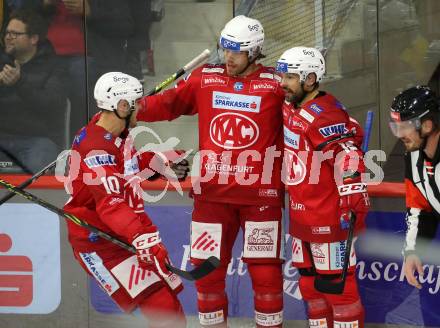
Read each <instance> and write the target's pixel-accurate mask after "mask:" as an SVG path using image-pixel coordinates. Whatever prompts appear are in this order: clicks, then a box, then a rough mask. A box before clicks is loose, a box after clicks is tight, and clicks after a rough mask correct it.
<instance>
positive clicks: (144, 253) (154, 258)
mask: <svg viewBox="0 0 440 328" xmlns="http://www.w3.org/2000/svg"><path fill="white" fill-rule="evenodd" d="M150 228H152V229H151V230H153V229H154V230H156V231H154V232H146V233H143V234H140V235H139V234H138V235H135V238H134V239H133V241H132V245H133V246H134V247H135V248H136V256H137V258H138V262H139V266H140V267H142V268H144V269H147V270H152V271H154V272H157V273H158V274H159V275H160V276H161V277H162V278H163V279H164V280H165V282H166V283H167V284H168V285H169V287H170V288H171V289H172V290H173V291H174V292H176V293H178V292H180V291H181V290H182V289H183V285H182V281H181V280H180V278H179V277H178V276H177V275H175V274H174V273H171V272H170V271H168V269H167V267H166V263H169V264H170V263H171V262H170V260H169V258H168V251H167V250H166V248H165V246H164V245H163V244H162V242H161V241H162V240H161V238H160V236H159V231H157V228H156V227H154V226H150Z"/></svg>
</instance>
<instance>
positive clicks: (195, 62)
mask: <svg viewBox="0 0 440 328" xmlns="http://www.w3.org/2000/svg"><path fill="white" fill-rule="evenodd" d="M210 54H211V51H209V49H205V50H203V51H202V52H201V53H200V55H198V56H197V57H195V58H194V59H193V60H191V61H190V62H189V63H188V64H186V65H185V66H183V67H182V68H179V69H178V70H177V72H176V73H174V74H173V75H171V76H170V77H168V78H167V79H166V80H165V81H163V82H161V83H159V84H158V85H156V86H155V87H154V88H152V89H151V90H150V91H148V92H147V93H146V94H145V96H151V95H153V94H155V93H158V92H160V91H162V89H164V88H165V87H167V86H168V85H170V84H171V83H173V82H174V81H176V80H177V79H178V78H179V77H181V76H182V75H183V74H185V73H186V72H189V71H191V70H193V69H194V68H195V67H197V66H199V65H200V64H201V63H203V62H204V61H205V60H207V59H208V58H209V56H210Z"/></svg>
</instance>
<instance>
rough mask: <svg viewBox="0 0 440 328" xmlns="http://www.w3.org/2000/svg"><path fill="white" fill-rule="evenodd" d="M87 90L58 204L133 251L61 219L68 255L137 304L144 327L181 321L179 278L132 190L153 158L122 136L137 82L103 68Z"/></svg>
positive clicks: (119, 299) (131, 117) (138, 92)
mask: <svg viewBox="0 0 440 328" xmlns="http://www.w3.org/2000/svg"><path fill="white" fill-rule="evenodd" d="M94 94H95V99H96V102H97V106H98V108H99V109H101V112H100V113H98V114H97V115H95V117H94V118H93V119H92V120H91V121H90V122H89V124H88V125H87V126H85V127H84V128H82V129H81V130H80V131H79V133H78V134H77V135H76V137H75V139H74V142H73V146H72V156H71V163H70V171H69V176H70V177H71V178H72V196H71V198H70V199H69V201H68V202H67V203H66V205H65V206H64V210H65V211H66V212H68V213H71V214H74V215H76V216H78V217H80V218H82V219H84V220H85V221H87V222H88V223H89V224H91V225H93V226H95V227H97V228H98V229H100V230H102V231H104V232H106V233H108V234H110V235H114V236H115V237H117V238H118V239H121V240H122V241H124V242H126V243H131V244H132V245H133V246H134V247H135V248H136V250H137V254H136V255H134V254H132V253H130V252H128V251H127V250H125V249H122V248H121V247H119V246H117V245H115V244H113V243H111V242H109V241H107V240H104V239H101V238H98V237H97V236H96V235H94V234H93V233H90V232H89V231H88V230H86V229H85V228H83V227H80V226H78V225H75V224H74V223H72V222H71V221H68V231H69V241H70V243H71V245H72V248H73V252H74V255H75V257H76V259H77V260H78V262H79V263H80V264H81V266H82V267H83V268H84V270H86V272H87V273H88V274H90V275H91V276H92V277H94V278H95V279H96V281H97V282H98V284H99V285H100V286H101V287H102V288H103V290H105V291H106V292H107V294H108V295H109V296H111V298H112V299H113V300H114V301H115V302H116V303H117V304H118V305H119V307H120V308H121V309H122V310H124V311H126V312H132V311H133V310H134V309H136V308H139V309H140V311H141V312H142V313H143V314H144V315H145V316H146V317H147V319H148V323H149V326H150V327H171V326H172V327H185V317H184V314H183V311H182V307H181V305H180V302H179V300H178V299H177V294H178V293H179V291H180V290H181V289H182V284H181V281H180V279H179V277H177V276H176V275H174V274H171V273H170V272H169V271H167V269H166V267H165V263H166V262H167V261H169V259H168V253H167V250H166V249H165V247H164V245H163V244H162V243H161V238H160V235H159V231H158V230H157V228H156V226H155V225H154V224H153V223H152V221H151V220H150V218H149V217H148V216H147V215H146V214H145V212H144V205H143V200H142V198H141V196H140V194H139V192H138V191H139V190H137V188H136V187H138V186H139V185H138V184H137V182H139V180H140V179H141V173H142V174H144V175H145V176H147V177H148V176H149V175H151V174H150V173H153V171H151V170H149V165H150V162H151V160H152V159H153V158H154V157H153V154H152V153H143V154H140V155H139V154H136V152H135V150H134V149H133V147H131V145H130V144H129V143H132V140H130V138H129V137H126V134H127V128H133V127H134V126H135V125H136V111H135V101H136V100H137V99H138V98H140V97H142V94H143V88H142V85H141V84H140V82H139V81H138V80H137V79H136V78H134V77H132V76H129V75H126V74H123V73H120V72H110V73H106V74H104V75H103V76H101V77H100V78H99V79H98V81H97V82H96V85H95V91H94ZM144 169H145V170H144Z"/></svg>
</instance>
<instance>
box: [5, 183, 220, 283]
mask: <svg viewBox="0 0 440 328" xmlns="http://www.w3.org/2000/svg"><path fill="white" fill-rule="evenodd" d="M0 185H1V186H3V187H4V188H6V189H8V190H9V191H11V192H13V193H14V194H17V195H19V196H22V197H23V198H26V199H27V200H29V201H31V202H33V203H36V204H38V205H40V206H42V207H44V208H46V209H48V210H49V211H51V212H53V213H55V214H57V215H59V216H62V217H64V218H65V219H68V220H70V221H72V222H73V223H75V224H77V225H79V226H81V227H84V228H86V229H88V230H90V231H92V232H94V233H95V234H96V235H97V236H99V237H101V238H104V239H106V240H108V241H110V242H112V243H114V244H116V245H118V246H120V247H122V248H123V249H125V250H127V251H129V252H131V253H134V254H135V253H136V250H135V248H134V247H133V246H131V245H128V244H126V243H124V242H123V241H121V240H119V239H118V238H116V237H114V236H112V235H110V234H108V233H106V232H104V231H101V230H99V229H98V228H96V227H94V226H92V225H90V224H88V223H87V222H85V221H84V220H81V219H80V218H78V217H77V216H75V215H72V214H69V213H66V212H65V211H63V210H62V209H60V208H58V207H56V206H55V205H52V204H50V203H48V202H46V201H45V200H43V199H41V198H39V197H37V196H35V195H33V194H31V193H29V192H27V191H25V190H22V189H19V188H17V187H16V186H14V185H12V184H10V183H9V182H7V181H5V180H2V179H0ZM219 264H220V261H219V259H217V258H216V257H214V256H211V257H209V258H208V259H207V260H205V261H204V262H203V263H202V264H201V265H200V266H198V267H196V268H195V269H194V270H191V271H184V270H181V269H178V268H175V267H173V266H171V265H170V264H168V263H167V264H166V266H167V269H168V270H169V271H171V272H173V273H175V274H177V275H179V276H181V277H182V278H184V279H187V280H197V279H200V278H203V277H204V276H206V275H207V274H209V273H211V272H212V271H213V270H214V269H215V268H217V267H218V266H219Z"/></svg>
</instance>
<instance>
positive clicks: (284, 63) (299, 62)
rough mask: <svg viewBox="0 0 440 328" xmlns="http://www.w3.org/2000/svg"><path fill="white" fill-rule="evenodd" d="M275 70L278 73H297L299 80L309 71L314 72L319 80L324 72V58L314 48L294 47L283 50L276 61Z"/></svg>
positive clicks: (303, 79) (304, 77)
mask: <svg viewBox="0 0 440 328" xmlns="http://www.w3.org/2000/svg"><path fill="white" fill-rule="evenodd" d="M276 70H277V71H278V72H280V73H294V74H298V75H299V77H300V81H301V82H304V81H305V80H306V78H307V75H309V74H310V73H315V74H316V81H317V82H320V81H321V80H322V76H323V75H324V74H325V60H324V57H323V56H322V54H321V52H320V51H319V50H318V49H316V48H307V47H294V48H290V49H289V50H286V51H284V53H283V54H282V55H281V57H280V59H278V61H277V67H276Z"/></svg>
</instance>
